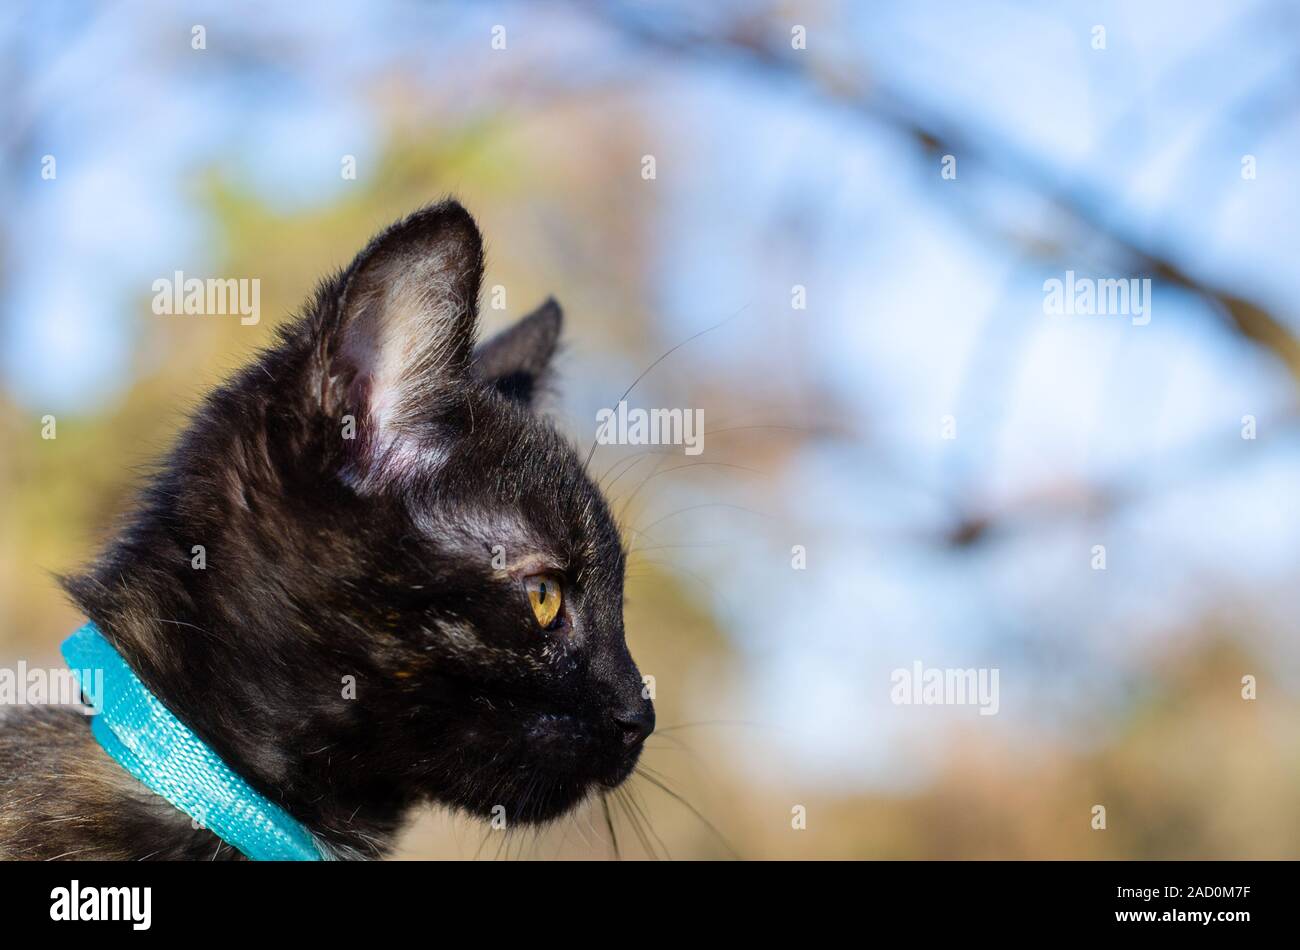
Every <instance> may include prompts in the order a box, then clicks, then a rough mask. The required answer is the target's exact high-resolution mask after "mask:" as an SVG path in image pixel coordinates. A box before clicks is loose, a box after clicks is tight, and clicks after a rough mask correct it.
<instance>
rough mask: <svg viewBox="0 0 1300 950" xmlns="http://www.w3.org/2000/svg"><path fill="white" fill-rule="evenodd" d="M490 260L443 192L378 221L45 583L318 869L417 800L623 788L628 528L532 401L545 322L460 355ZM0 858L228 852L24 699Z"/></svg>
mask: <svg viewBox="0 0 1300 950" xmlns="http://www.w3.org/2000/svg"><path fill="white" fill-rule="evenodd" d="M482 272H483V242H482V238H481V236H480V234H479V230H478V227H477V225H476V224H475V222H474V220H473V218H472V217H471V216H470V215H469V213H468V212H466V211H465V209H464V208H462V207H461V206H460V204H458V203H456V202H455V201H452V200H447V201H443V202H441V203H438V204H434V205H430V206H428V207H425V208H423V209H421V210H419V211H417V212H415V213H413V214H411V215H410V216H408V217H406V218H405V219H403V220H401V221H399V222H397V223H396V224H394V225H392V226H391V227H389V228H388V229H387V230H385V231H383V232H382V233H381V234H379V235H378V236H377V237H375V238H374V239H373V240H372V241H371V242H370V243H369V244H368V245H367V246H366V247H365V248H364V249H363V250H362V251H361V252H360V254H358V255H357V257H356V259H355V260H354V261H353V262H352V263H351V265H349V266H348V267H347V268H346V269H345V270H344V271H342V272H340V273H338V274H336V275H335V276H333V277H332V278H329V279H326V280H325V281H323V282H322V283H321V285H320V286H319V288H318V290H317V292H316V294H315V297H314V300H312V301H310V302H309V304H308V306H307V307H306V308H305V309H304V312H303V313H302V314H301V315H300V316H299V317H298V318H297V319H295V320H293V321H290V322H288V323H286V324H285V325H284V326H283V327H282V328H281V330H280V331H279V336H278V339H277V341H276V343H275V344H274V345H273V346H272V347H271V348H270V349H269V350H267V351H266V352H265V353H263V354H262V355H261V356H260V357H259V358H258V359H256V361H255V362H253V363H252V364H251V365H250V366H248V367H246V368H245V369H244V370H243V371H242V372H240V373H239V374H237V375H236V376H235V377H234V378H233V379H232V380H231V381H229V382H228V383H226V384H225V385H223V386H221V387H220V388H218V389H216V390H215V391H214V392H212V393H211V394H210V395H209V396H208V397H207V399H206V400H205V401H204V402H203V404H202V406H201V407H200V408H199V409H198V411H197V413H196V414H195V416H194V418H193V420H192V421H191V423H190V424H189V426H188V427H187V428H186V430H185V431H184V432H183V434H182V435H181V436H180V438H179V441H178V444H177V446H176V447H175V449H174V450H173V451H172V452H171V454H170V455H169V457H168V458H167V459H166V460H165V462H164V463H163V464H162V465H161V467H160V469H159V471H158V473H157V474H156V475H155V476H154V477H153V478H152V479H151V480H150V481H149V483H148V485H147V486H146V487H145V489H144V490H143V493H142V498H141V499H140V502H139V504H138V507H137V509H136V510H135V511H134V513H133V514H132V515H131V516H130V517H129V518H128V519H127V521H126V524H125V527H124V529H123V530H122V531H121V532H120V533H119V534H118V535H117V537H116V538H115V540H113V541H112V542H111V544H110V545H109V546H108V549H107V551H106V552H105V553H104V554H103V555H102V557H101V558H100V559H99V560H98V561H97V562H96V563H95V564H94V565H93V566H92V567H91V568H90V569H89V570H88V571H86V572H85V573H83V574H80V575H76V576H72V577H68V578H64V579H63V584H64V587H65V589H66V590H67V592H68V593H69V595H70V596H71V597H72V599H73V600H74V601H75V603H76V604H77V605H78V606H79V608H80V609H81V610H82V611H83V612H84V613H85V614H86V615H87V616H88V617H89V618H90V619H91V620H93V621H94V622H95V623H96V624H97V625H98V627H99V629H100V630H101V631H102V633H103V635H104V636H105V637H106V638H107V639H108V641H109V642H110V643H111V644H112V645H113V646H114V647H115V648H116V649H117V650H118V652H119V653H121V655H122V656H123V657H124V658H125V660H126V661H127V663H128V664H129V665H130V667H131V668H132V669H133V670H134V672H135V673H136V674H137V675H138V676H139V678H140V679H141V680H142V681H143V683H144V685H145V686H146V687H148V689H149V690H151V691H152V692H153V694H154V695H155V696H157V697H158V698H159V699H160V700H161V701H162V703H163V704H164V705H165V706H166V707H167V709H169V710H170V711H171V713H172V714H174V715H175V716H176V717H177V718H179V719H180V720H181V721H182V722H183V723H185V724H186V725H187V726H188V727H189V728H190V729H192V730H193V731H194V732H195V733H197V734H198V735H199V736H200V737H201V738H202V739H203V740H204V741H205V742H206V743H207V744H208V745H209V746H210V747H211V749H213V750H214V751H215V752H216V753H217V754H218V755H219V756H220V757H221V759H222V760H223V761H224V762H225V763H226V764H227V765H228V766H230V768H232V769H233V770H234V771H235V772H237V773H238V774H239V775H240V776H242V777H243V779H245V780H246V781H247V782H248V783H249V784H250V785H251V786H252V787H253V788H254V789H255V790H256V791H257V792H259V793H261V794H262V795H263V796H265V797H266V798H267V799H269V800H270V801H271V802H273V803H275V804H276V805H278V806H280V807H281V808H283V809H284V810H285V811H286V812H288V814H289V815H291V816H292V817H293V818H294V819H296V820H297V821H299V822H301V823H302V824H303V825H304V826H305V827H306V828H307V829H308V830H309V831H310V833H311V835H312V836H313V837H314V838H315V841H316V843H317V846H318V847H319V848H321V850H322V851H323V852H325V853H326V854H327V855H329V856H331V857H337V858H366V857H382V856H385V855H387V854H389V853H391V850H392V848H393V846H394V841H395V839H396V837H397V835H398V834H399V832H400V830H401V828H402V826H403V823H404V821H405V820H406V819H407V817H408V816H409V815H410V814H411V813H412V811H413V810H415V809H416V808H417V807H418V806H420V805H422V804H425V803H437V804H440V805H443V806H447V807H450V808H451V809H454V810H457V811H460V812H462V813H468V814H470V815H473V816H479V817H483V818H490V817H494V816H499V817H504V818H505V820H506V822H507V824H516V825H518V824H541V823H545V822H548V821H551V820H554V819H556V818H558V817H560V816H563V815H565V814H566V813H568V812H569V811H571V810H572V809H574V808H575V807H577V806H578V805H579V804H580V803H581V802H583V801H584V800H585V799H587V798H588V797H589V796H591V795H593V794H599V793H600V792H601V791H602V790H607V789H611V788H614V787H617V786H618V785H619V784H620V783H621V782H623V781H624V780H625V779H626V778H627V777H628V776H629V774H631V772H632V771H633V770H634V768H635V766H636V763H637V760H638V756H639V754H640V751H641V749H642V746H643V743H644V741H645V739H646V737H647V736H648V735H649V734H650V733H651V732H652V731H653V729H654V723H655V713H654V706H653V703H652V702H651V701H650V700H649V699H648V698H647V697H646V695H645V690H644V688H643V682H642V678H641V674H640V672H639V671H638V669H637V666H636V664H635V663H634V661H633V659H632V657H631V655H630V653H629V652H628V648H627V645H626V642H625V639H624V631H623V577H624V566H625V556H626V555H625V550H624V547H623V544H622V541H621V539H620V535H619V532H618V530H617V528H616V525H615V523H614V520H613V518H612V517H611V515H610V511H609V508H608V506H607V504H606V502H605V500H604V498H603V497H602V495H601V493H600V491H599V490H598V488H597V487H596V485H595V484H594V483H593V481H592V479H591V478H590V477H589V476H588V473H587V471H586V465H585V463H584V462H583V460H582V459H580V458H579V457H578V455H577V454H576V453H575V451H574V449H573V447H572V446H571V445H570V444H569V443H568V442H567V441H566V440H565V438H564V437H562V436H561V435H560V434H559V432H557V430H556V429H555V428H554V427H553V425H552V424H551V423H550V422H549V421H547V419H546V418H545V417H544V416H542V415H540V414H539V413H538V412H537V411H536V405H535V403H536V401H537V399H538V397H539V394H541V393H542V392H543V391H544V390H545V389H546V388H547V386H548V384H549V382H550V375H551V365H552V358H553V356H554V354H555V351H556V348H557V344H558V340H559V336H560V328H561V323H562V316H561V311H560V308H559V306H558V305H557V304H556V303H555V302H554V300H548V301H547V302H546V303H545V304H543V305H542V306H541V307H540V308H539V309H538V310H536V311H535V312H533V313H532V314H530V315H528V316H527V317H525V318H523V319H522V320H520V321H519V322H517V323H516V324H514V325H513V326H511V327H510V328H508V329H506V330H504V331H503V332H502V333H500V334H499V335H498V336H496V337H494V338H492V339H490V340H488V341H487V342H485V343H482V344H480V345H478V346H477V348H476V347H475V343H476V335H477V309H478V308H477V300H478V297H479V289H480V282H481V280H482ZM349 436H351V437H349ZM195 546H202V549H203V558H202V561H199V562H196V559H195V557H194V553H193V552H194V551H195ZM196 563H201V564H202V569H198V568H196V566H195V564H196ZM0 856H3V857H6V858H18V859H42V858H87V859H89V858H98V859H105V858H107V859H136V858H156V859H204V860H208V859H213V858H220V859H241V858H243V857H244V855H243V854H241V853H240V852H239V851H238V850H237V849H235V848H234V847H232V846H231V845H229V844H228V843H226V842H224V841H223V840H222V839H220V838H218V837H217V836H216V835H215V834H214V833H213V832H211V831H209V830H207V829H206V828H204V827H203V826H202V824H201V823H200V822H197V821H194V820H192V819H191V817H190V816H189V815H187V814H185V813H184V812H182V811H180V810H179V809H177V808H176V807H174V806H173V805H172V804H170V803H169V802H168V801H167V800H165V799H164V798H162V797H161V796H159V795H157V794H155V793H153V792H152V791H150V790H149V789H148V788H146V787H145V786H144V785H142V784H141V783H139V782H138V781H136V779H134V778H133V777H132V776H131V775H130V774H128V772H127V771H126V770H125V769H124V768H123V767H122V766H121V765H119V764H118V763H117V762H116V761H114V760H113V759H111V758H109V756H108V755H106V754H105V752H104V751H103V750H102V749H101V748H100V746H99V745H98V743H97V742H96V740H95V738H94V737H93V736H92V733H91V729H90V720H89V717H87V716H86V715H84V714H82V713H80V712H77V711H75V710H73V709H70V708H67V707H41V706H33V707H21V708H18V707H15V708H10V709H8V710H6V711H5V715H4V717H3V719H0Z"/></svg>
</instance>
